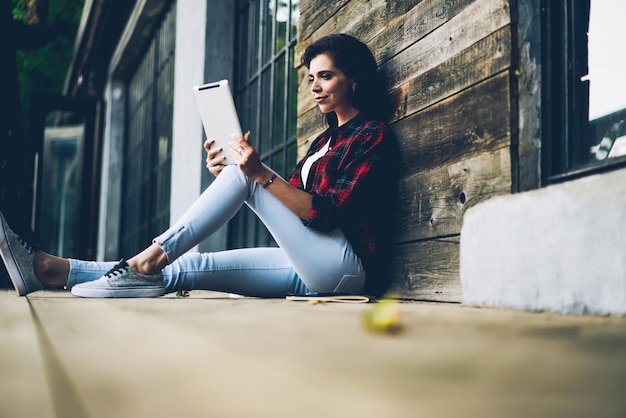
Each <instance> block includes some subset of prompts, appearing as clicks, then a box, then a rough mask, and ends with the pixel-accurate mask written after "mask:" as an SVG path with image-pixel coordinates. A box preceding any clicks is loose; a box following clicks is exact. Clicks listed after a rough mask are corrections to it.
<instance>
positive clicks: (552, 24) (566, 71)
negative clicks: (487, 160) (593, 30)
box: [541, 0, 626, 185]
mask: <svg viewBox="0 0 626 418" xmlns="http://www.w3.org/2000/svg"><path fill="white" fill-rule="evenodd" d="M590 6H591V0H582V1H581V0H542V1H541V28H542V33H541V43H542V55H543V57H542V61H543V64H542V79H543V82H542V92H541V94H542V105H541V106H542V132H543V134H542V138H543V141H542V143H543V146H542V159H541V160H542V164H541V171H542V184H543V185H549V184H553V183H559V182H562V181H567V180H572V179H575V178H579V177H583V176H587V175H591V174H596V173H600V172H605V171H609V170H613V169H618V168H622V167H626V156H622V157H616V158H607V159H604V160H600V161H586V160H585V157H586V155H587V154H586V153H587V150H588V149H589V147H590V146H591V145H593V144H591V143H590V142H591V135H590V134H591V127H590V122H589V86H590V84H589V80H588V79H586V78H585V76H586V75H587V74H588V70H589V68H588V39H587V38H588V36H587V33H588V31H589V16H590Z"/></svg>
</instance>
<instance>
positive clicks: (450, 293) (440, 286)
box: [390, 235, 462, 302]
mask: <svg viewBox="0 0 626 418" xmlns="http://www.w3.org/2000/svg"><path fill="white" fill-rule="evenodd" d="M459 243H460V239H459V236H458V235H457V236H451V237H447V238H436V239H433V240H428V241H421V242H413V243H408V244H403V245H398V246H397V247H396V251H395V252H394V254H395V256H394V266H393V270H392V275H393V279H392V280H393V282H392V286H391V289H390V291H391V292H392V293H395V294H397V295H399V296H400V297H403V298H409V299H416V300H427V301H437V302H461V300H462V294H461V281H460V278H459V248H460V245H459Z"/></svg>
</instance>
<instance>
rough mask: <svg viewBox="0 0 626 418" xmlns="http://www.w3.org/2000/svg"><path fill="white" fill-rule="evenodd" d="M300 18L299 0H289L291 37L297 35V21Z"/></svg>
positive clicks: (293, 37)
mask: <svg viewBox="0 0 626 418" xmlns="http://www.w3.org/2000/svg"><path fill="white" fill-rule="evenodd" d="M299 20H300V0H291V37H290V38H291V39H296V36H297V35H298V21H299Z"/></svg>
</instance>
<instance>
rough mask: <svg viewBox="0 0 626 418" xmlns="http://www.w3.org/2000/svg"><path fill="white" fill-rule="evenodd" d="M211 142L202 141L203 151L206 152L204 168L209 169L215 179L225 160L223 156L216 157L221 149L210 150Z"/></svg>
mask: <svg viewBox="0 0 626 418" xmlns="http://www.w3.org/2000/svg"><path fill="white" fill-rule="evenodd" d="M213 142H214V141H213V140H212V139H207V140H206V141H204V150H205V151H206V168H208V169H209V172H210V173H211V174H213V175H214V176H215V177H217V176H218V175H219V174H220V173H221V172H222V170H223V169H224V167H225V165H224V160H225V159H226V157H224V156H223V155H222V156H219V157H216V155H217V154H219V152H220V151H222V149H221V148H211V145H213Z"/></svg>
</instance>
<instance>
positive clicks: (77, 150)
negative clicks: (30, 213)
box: [39, 112, 84, 257]
mask: <svg viewBox="0 0 626 418" xmlns="http://www.w3.org/2000/svg"><path fill="white" fill-rule="evenodd" d="M67 114H68V112H53V113H51V114H50V115H48V117H47V118H46V119H47V126H46V128H45V130H44V145H43V157H44V158H43V159H42V162H43V164H42V176H41V182H42V184H41V186H40V187H41V203H40V208H41V222H40V225H41V228H40V236H39V240H40V243H41V247H42V249H44V250H45V251H47V252H51V253H53V254H57V255H59V256H60V257H76V256H77V254H79V249H78V248H77V245H78V244H79V243H78V240H77V231H78V229H79V228H78V224H77V220H78V218H79V217H80V207H81V180H82V171H83V164H82V154H83V142H84V141H83V137H84V125H83V123H82V121H72V122H71V123H69V124H66V123H65V122H63V120H66V119H67V118H66V116H67ZM72 119H73V118H70V119H68V120H72ZM51 121H53V123H52V124H50V122H51ZM77 122H78V123H80V124H76V123H77Z"/></svg>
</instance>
